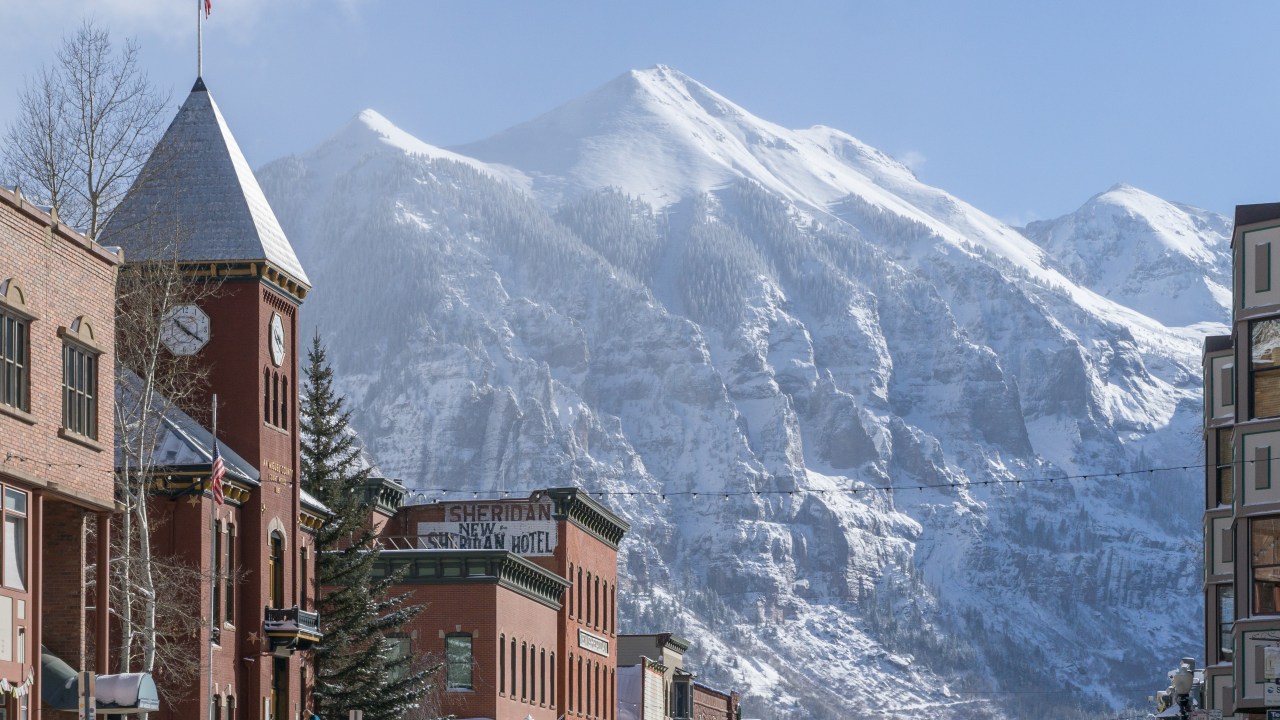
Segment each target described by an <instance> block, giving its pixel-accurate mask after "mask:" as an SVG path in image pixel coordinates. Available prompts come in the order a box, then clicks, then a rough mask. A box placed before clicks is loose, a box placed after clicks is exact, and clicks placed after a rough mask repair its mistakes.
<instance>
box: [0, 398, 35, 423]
mask: <svg viewBox="0 0 1280 720" xmlns="http://www.w3.org/2000/svg"><path fill="white" fill-rule="evenodd" d="M0 415H8V416H9V417H11V418H13V419H15V420H20V421H22V422H24V423H26V424H28V425H35V424H36V417H35V416H34V415H32V414H31V413H29V412H27V411H26V410H23V409H21V408H17V407H14V406H12V405H5V404H3V403H0Z"/></svg>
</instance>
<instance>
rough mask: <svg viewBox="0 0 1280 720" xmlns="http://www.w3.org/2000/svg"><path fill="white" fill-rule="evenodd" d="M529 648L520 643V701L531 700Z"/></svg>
mask: <svg viewBox="0 0 1280 720" xmlns="http://www.w3.org/2000/svg"><path fill="white" fill-rule="evenodd" d="M527 650H528V646H527V645H526V644H525V643H520V699H521V700H528V699H529V653H528V652H527Z"/></svg>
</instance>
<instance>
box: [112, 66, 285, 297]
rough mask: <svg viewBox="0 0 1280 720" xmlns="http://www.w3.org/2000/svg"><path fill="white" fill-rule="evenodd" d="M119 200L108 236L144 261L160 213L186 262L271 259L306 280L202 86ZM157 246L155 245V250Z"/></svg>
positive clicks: (216, 105)
mask: <svg viewBox="0 0 1280 720" xmlns="http://www.w3.org/2000/svg"><path fill="white" fill-rule="evenodd" d="M139 178H140V179H144V180H140V182H139V183H138V184H135V187H134V188H132V189H131V190H130V192H129V195H128V196H126V197H125V199H124V200H123V201H122V202H121V203H120V205H119V206H118V207H117V208H116V210H115V212H114V213H113V215H112V217H111V220H110V222H109V223H108V224H107V226H106V227H105V228H104V229H103V231H102V238H101V242H102V243H103V244H105V245H118V246H120V247H123V248H125V249H126V250H129V251H130V257H132V258H135V259H139V258H141V259H145V257H146V255H147V252H146V250H147V248H148V247H149V246H151V245H152V244H153V243H154V242H155V240H154V239H149V238H148V237H147V236H146V234H145V233H146V232H147V227H148V225H149V224H150V223H153V222H155V221H156V220H157V218H164V217H172V219H173V221H174V229H173V232H174V233H175V235H178V234H180V236H179V239H180V246H179V248H178V251H177V255H178V257H179V259H180V260H182V261H187V262H203V261H210V262H228V261H248V262H252V261H266V262H269V263H271V264H272V265H274V266H276V267H277V268H279V269H280V270H282V271H284V272H285V273H286V274H288V275H290V276H292V277H293V279H295V280H297V281H299V282H301V283H303V284H304V285H307V286H308V287H309V286H310V284H311V281H310V280H309V279H308V278H307V274H306V272H304V271H303V269H302V264H301V263H299V262H298V257H297V255H296V254H294V251H293V246H291V245H290V244H289V240H288V238H286V237H285V234H284V230H282V229H281V227H280V223H279V221H278V220H277V219H276V216H275V213H274V212H273V211H272V210H271V206H270V205H269V204H268V203H267V198H266V196H265V195H263V193H262V188H261V187H259V185H258V179H257V178H256V177H254V174H253V171H252V170H251V169H250V168H249V163H248V161H246V160H245V158H244V154H243V153H242V152H241V151H240V146H239V145H238V144H237V143H236V139H235V137H233V136H232V135H231V130H230V129H229V128H228V127H227V123H226V121H225V120H224V119H223V117H222V113H221V111H219V110H218V104H217V103H215V102H214V101H213V96H212V95H210V93H209V91H208V90H207V89H206V88H205V85H204V82H203V81H202V80H200V79H197V80H196V84H195V87H194V88H192V90H191V94H190V95H189V96H187V100H186V102H184V103H183V104H182V108H181V109H179V110H178V114H177V116H175V117H174V119H173V122H172V123H171V124H170V125H169V129H168V130H166V131H165V134H164V137H162V138H161V139H160V142H159V144H157V145H156V148H155V150H154V151H152V153H151V156H150V157H149V158H148V160H147V163H146V165H145V167H144V168H143V170H142V173H141V174H139ZM153 252H154V251H153Z"/></svg>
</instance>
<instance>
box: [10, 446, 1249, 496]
mask: <svg viewBox="0 0 1280 720" xmlns="http://www.w3.org/2000/svg"><path fill="white" fill-rule="evenodd" d="M4 462H5V463H6V464H8V463H13V462H18V463H29V464H32V465H42V466H45V467H47V468H50V469H52V468H56V467H61V468H67V467H70V468H77V469H82V470H84V469H90V468H89V466H87V465H85V464H83V463H76V462H52V461H48V460H41V459H39V458H33V457H29V456H26V455H21V454H19V453H15V452H12V451H8V452H5V454H4ZM1254 462H1270V461H1269V460H1237V461H1236V462H1235V463H1233V465H1241V466H1243V465H1246V464H1251V463H1254ZM1209 467H1215V466H1211V465H1208V464H1204V463H1199V464H1196V463H1189V464H1185V465H1167V466H1163V467H1151V468H1142V469H1134V470H1119V471H1107V472H1095V473H1079V474H1076V475H1051V476H1042V477H1032V478H1019V477H1013V478H992V479H987V480H964V481H946V482H937V483H918V484H906V485H887V486H883V487H882V486H878V485H870V484H866V483H860V484H858V485H853V486H850V487H847V488H786V489H768V488H754V489H749V490H694V489H690V490H601V489H595V490H592V489H589V488H580V489H581V490H582V492H585V493H587V494H588V495H591V496H594V497H654V498H658V499H660V500H667V499H670V498H689V499H692V500H696V499H698V498H700V497H703V496H705V497H707V498H722V499H724V500H728V499H730V498H733V497H743V496H753V497H760V496H763V495H785V496H794V495H819V496H824V495H855V496H856V495H858V494H859V493H864V492H865V493H876V492H878V493H887V494H890V495H892V494H893V493H902V492H908V491H913V490H914V491H924V490H938V489H960V488H972V487H979V486H991V485H996V486H1005V487H1007V486H1010V485H1012V486H1014V487H1019V486H1022V485H1040V484H1053V483H1070V482H1087V481H1100V480H1125V479H1135V478H1141V477H1148V478H1151V477H1154V476H1155V475H1156V474H1157V473H1168V472H1186V471H1189V470H1196V471H1203V470H1206V469H1207V468H1209ZM544 489H545V488H528V489H522V488H508V489H493V490H475V489H467V488H449V487H427V488H415V489H413V490H411V493H412V495H413V496H414V497H415V498H425V499H430V498H431V496H438V497H439V498H446V497H466V496H468V495H469V496H471V497H472V498H473V499H480V498H482V497H483V498H485V499H490V498H509V497H519V496H528V495H531V494H533V493H535V492H538V491H539V490H544Z"/></svg>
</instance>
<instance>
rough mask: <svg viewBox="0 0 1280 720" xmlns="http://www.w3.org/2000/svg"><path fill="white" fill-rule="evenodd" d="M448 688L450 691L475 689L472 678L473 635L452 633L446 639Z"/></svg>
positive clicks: (445, 659)
mask: <svg viewBox="0 0 1280 720" xmlns="http://www.w3.org/2000/svg"><path fill="white" fill-rule="evenodd" d="M444 663H445V674H446V683H447V685H446V687H447V688H448V689H450V690H471V689H473V685H472V678H471V665H472V656H471V633H450V634H448V635H446V636H445V638H444Z"/></svg>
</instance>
